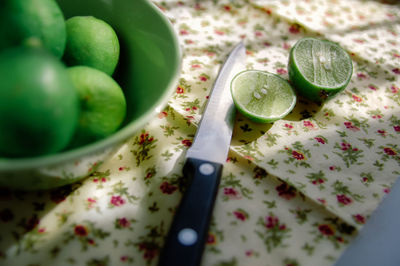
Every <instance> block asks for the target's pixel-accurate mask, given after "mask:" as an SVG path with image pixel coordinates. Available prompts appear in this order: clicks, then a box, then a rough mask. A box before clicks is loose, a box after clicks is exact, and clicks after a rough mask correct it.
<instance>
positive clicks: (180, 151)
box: [0, 0, 400, 266]
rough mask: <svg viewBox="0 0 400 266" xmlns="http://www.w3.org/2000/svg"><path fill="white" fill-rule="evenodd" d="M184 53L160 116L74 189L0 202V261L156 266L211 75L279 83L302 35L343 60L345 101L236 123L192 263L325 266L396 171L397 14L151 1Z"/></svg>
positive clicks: (346, 6) (342, 5) (313, 0)
mask: <svg viewBox="0 0 400 266" xmlns="http://www.w3.org/2000/svg"><path fill="white" fill-rule="evenodd" d="M154 2H155V4H157V6H158V7H159V8H160V9H161V11H162V12H164V14H165V15H166V16H167V17H168V18H169V19H170V20H171V22H172V23H173V26H174V28H175V30H176V32H177V34H178V36H179V40H180V43H181V47H182V51H183V62H182V72H181V76H180V79H179V84H178V85H177V89H176V93H175V94H174V95H172V96H171V99H170V101H169V104H168V106H167V107H166V108H165V109H164V110H163V111H162V112H160V113H159V115H158V117H155V118H154V119H153V121H151V122H150V123H149V124H148V125H146V126H145V127H144V128H143V129H142V130H141V131H140V132H138V133H137V134H136V135H135V136H132V138H131V139H129V140H127V141H126V142H125V143H124V144H123V145H122V146H120V147H118V149H117V151H116V152H115V153H114V154H113V155H112V156H111V157H110V158H109V159H107V160H106V161H105V162H104V163H103V164H102V165H100V166H99V167H98V169H97V171H96V172H94V173H93V174H92V175H91V176H89V177H88V178H86V179H85V180H83V181H82V182H79V183H76V184H73V185H70V186H66V187H61V188H58V189H53V190H51V191H41V192H11V191H7V190H4V191H2V193H1V195H0V225H1V227H0V228H1V229H0V265H157V260H158V256H159V253H160V250H161V248H162V246H163V243H164V237H165V236H166V234H167V232H168V229H169V225H170V223H171V221H172V218H173V215H174V211H175V210H176V207H177V205H178V203H179V201H180V199H181V197H182V192H183V191H184V188H185V185H186V181H187V180H185V179H184V178H183V176H182V172H181V171H182V165H183V163H184V154H185V151H186V150H187V148H188V147H190V145H191V143H192V141H193V137H194V134H195V132H196V125H197V124H198V122H199V121H200V119H201V114H202V111H203V108H204V106H205V103H206V102H207V97H208V94H209V92H210V89H211V87H212V84H213V81H214V80H215V78H216V76H217V74H218V71H219V68H220V66H221V64H222V63H223V61H224V58H225V56H226V55H227V53H228V52H229V51H230V50H231V49H232V47H233V46H234V45H235V44H236V43H237V42H238V41H240V40H244V42H245V44H246V49H247V68H248V69H259V70H266V71H270V72H272V73H276V74H279V75H281V76H282V77H284V78H285V79H287V78H288V74H287V61H288V55H289V50H290V48H291V47H292V46H293V45H294V43H295V42H296V41H297V40H298V39H300V38H301V37H304V36H314V37H319V38H324V39H328V40H332V41H335V42H338V43H339V44H340V45H341V46H342V47H344V48H345V49H346V50H347V51H348V52H349V54H350V55H351V58H352V60H353V67H354V73H353V76H352V80H351V82H350V84H349V85H348V87H347V88H346V90H345V91H343V92H342V93H341V94H340V95H338V96H337V97H336V98H334V99H333V100H331V101H329V102H327V103H325V104H323V105H322V106H318V105H315V104H312V103H310V102H308V101H306V100H304V99H302V98H299V99H298V103H297V105H296V107H295V109H294V110H293V112H292V113H291V114H289V115H288V116H287V117H285V118H284V119H282V120H279V121H277V122H275V123H273V124H265V125H262V124H255V123H252V122H251V121H249V120H248V119H247V118H245V117H243V116H241V115H240V114H238V115H237V118H236V124H235V129H234V136H233V140H232V145H231V150H230V153H229V156H228V158H227V162H226V164H225V166H224V170H223V176H222V180H221V184H220V188H219V192H218V196H217V201H216V206H215V209H214V213H213V217H212V221H211V228H210V230H209V235H208V241H207V245H206V249H205V253H204V257H203V262H202V264H203V265H213V266H218V265H221V266H222V265H232V266H234V265H274V266H275V265H333V264H334V263H335V261H336V260H337V259H338V258H339V256H340V255H341V254H342V252H343V251H344V250H345V248H346V247H347V246H348V245H349V244H350V243H351V241H352V240H353V239H354V237H355V236H356V235H357V233H358V232H359V231H360V230H361V229H362V226H363V225H364V224H365V222H366V221H367V220H368V217H369V216H370V215H371V213H372V212H373V211H374V210H375V209H376V207H377V206H378V205H379V203H380V202H381V200H382V199H383V197H384V196H385V195H386V194H387V193H389V192H390V188H391V185H392V184H393V182H394V181H395V180H396V179H397V177H398V176H399V175H400V167H399V166H400V146H399V145H400V142H399V139H400V82H399V79H400V41H399V35H400V16H399V14H400V7H399V5H398V4H391V3H390V2H387V1H386V2H384V1H382V2H380V1H362V0H359V1H357V0H351V1H348V0H304V1H296V0H282V1H266V0H265V1H262V0H247V1H246V0H237V1H233V0H232V1H228V0H226V1H224V0H220V1H218V0H214V1H172V0H171V1H159V0H157V1H154Z"/></svg>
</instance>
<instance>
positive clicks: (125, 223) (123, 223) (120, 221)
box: [118, 217, 131, 228]
mask: <svg viewBox="0 0 400 266" xmlns="http://www.w3.org/2000/svg"><path fill="white" fill-rule="evenodd" d="M118 225H119V226H120V227H123V228H126V227H129V226H130V225H131V222H129V220H128V219H126V218H125V217H124V218H120V219H118Z"/></svg>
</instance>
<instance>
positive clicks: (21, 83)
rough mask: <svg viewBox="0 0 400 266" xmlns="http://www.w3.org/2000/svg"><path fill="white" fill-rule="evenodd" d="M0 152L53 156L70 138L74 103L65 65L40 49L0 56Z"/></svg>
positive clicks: (74, 123)
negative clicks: (50, 154)
mask: <svg viewBox="0 0 400 266" xmlns="http://www.w3.org/2000/svg"><path fill="white" fill-rule="evenodd" d="M0 84H1V88H0V154H1V155H2V156H7V157H31V156H37V155H43V154H49V153H54V152H57V151H60V150H62V149H63V148H64V147H66V146H67V145H68V143H69V141H70V140H71V138H72V136H73V134H74V132H75V129H76V126H77V124H78V116H79V99H78V95H77V92H76V89H75V88H74V86H73V84H72V82H71V80H70V79H69V76H68V73H67V70H66V67H65V66H64V65H63V64H62V63H61V62H60V61H59V60H58V59H57V58H56V57H54V56H53V55H52V54H49V53H48V52H47V51H45V50H39V49H33V48H27V47H17V48H10V49H7V50H4V51H3V52H2V53H1V55H0Z"/></svg>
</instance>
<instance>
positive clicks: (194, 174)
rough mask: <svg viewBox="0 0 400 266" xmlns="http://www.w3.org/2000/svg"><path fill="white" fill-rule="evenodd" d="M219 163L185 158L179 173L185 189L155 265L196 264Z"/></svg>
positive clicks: (201, 251)
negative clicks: (183, 178) (183, 177)
mask: <svg viewBox="0 0 400 266" xmlns="http://www.w3.org/2000/svg"><path fill="white" fill-rule="evenodd" d="M221 173H222V164H218V163H214V162H209V161H204V160H199V159H193V158H188V159H187V160H186V163H185V165H184V167H183V174H184V176H185V177H186V178H188V180H189V182H188V184H189V186H188V187H187V189H186V192H185V194H184V196H183V198H182V201H181V203H180V206H179V208H178V210H177V212H176V214H175V217H174V220H173V221H172V225H171V228H170V230H169V234H168V237H167V239H166V242H165V244H164V248H163V250H162V253H161V255H160V260H159V264H158V265H159V266H195V265H200V262H201V257H202V253H203V250H204V245H205V243H206V241H207V234H208V228H209V225H210V219H211V214H212V210H213V207H214V202H215V198H216V195H217V191H218V186H219V182H220V179H221Z"/></svg>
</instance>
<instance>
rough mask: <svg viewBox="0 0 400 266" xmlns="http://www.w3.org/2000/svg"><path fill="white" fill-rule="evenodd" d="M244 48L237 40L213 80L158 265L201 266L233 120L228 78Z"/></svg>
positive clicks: (240, 65)
mask: <svg viewBox="0 0 400 266" xmlns="http://www.w3.org/2000/svg"><path fill="white" fill-rule="evenodd" d="M245 51H246V49H245V46H244V44H243V42H240V43H239V44H237V45H236V46H235V47H234V48H233V50H232V51H231V52H230V54H229V56H228V58H227V59H226V61H225V63H224V65H223V66H222V68H221V70H220V72H219V74H218V77H217V79H216V81H215V82H214V85H213V88H212V91H211V94H210V97H209V99H208V103H207V106H206V109H205V111H204V113H203V116H202V119H201V121H200V124H199V127H198V129H197V132H196V135H195V138H194V141H193V144H192V145H191V147H190V148H189V149H188V150H187V152H186V162H185V164H184V167H183V175H184V177H186V178H188V180H189V182H188V183H189V186H188V187H187V189H186V192H185V194H184V196H183V198H182V200H181V203H180V206H179V208H178V210H177V212H176V214H175V217H174V220H173V221H172V225H171V227H170V230H169V234H168V236H167V238H166V242H165V244H164V248H163V250H162V253H161V254H160V259H159V264H158V265H159V266H194V265H200V262H201V257H202V253H203V250H204V246H205V242H206V240H207V233H208V228H209V224H210V218H211V214H212V210H213V206H214V202H215V198H216V195H217V191H218V186H219V182H220V178H221V173H222V167H223V164H224V163H225V161H226V159H227V156H228V151H229V146H230V142H231V138H232V129H233V124H234V122H235V121H234V120H235V113H236V110H235V107H234V104H233V100H232V96H231V92H230V82H231V80H232V79H233V77H234V76H235V75H236V74H237V73H239V72H240V71H242V70H244V69H245V59H246V53H245Z"/></svg>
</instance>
